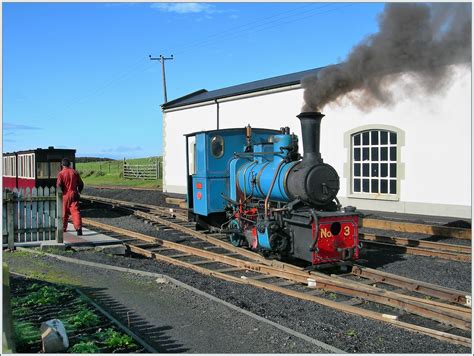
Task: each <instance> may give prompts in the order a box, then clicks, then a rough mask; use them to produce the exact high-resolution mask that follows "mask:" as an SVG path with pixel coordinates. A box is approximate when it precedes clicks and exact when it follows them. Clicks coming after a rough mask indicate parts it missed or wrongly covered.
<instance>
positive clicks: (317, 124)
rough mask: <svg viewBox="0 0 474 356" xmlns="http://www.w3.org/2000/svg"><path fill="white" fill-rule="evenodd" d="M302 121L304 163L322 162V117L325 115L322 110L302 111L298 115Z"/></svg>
mask: <svg viewBox="0 0 474 356" xmlns="http://www.w3.org/2000/svg"><path fill="white" fill-rule="evenodd" d="M296 117H297V118H298V119H300V121H301V138H302V140H303V161H302V163H303V164H304V163H306V162H307V163H313V164H314V163H316V162H318V163H321V162H322V161H323V160H322V159H321V152H319V140H320V134H321V119H322V118H323V117H324V115H323V114H321V113H320V112H302V113H301V114H299V115H297V116H296Z"/></svg>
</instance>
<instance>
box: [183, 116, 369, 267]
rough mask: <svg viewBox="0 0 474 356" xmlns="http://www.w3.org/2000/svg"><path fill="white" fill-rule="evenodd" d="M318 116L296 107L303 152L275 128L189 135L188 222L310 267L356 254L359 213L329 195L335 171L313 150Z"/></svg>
mask: <svg viewBox="0 0 474 356" xmlns="http://www.w3.org/2000/svg"><path fill="white" fill-rule="evenodd" d="M323 116H324V115H322V114H321V113H319V112H303V113H301V114H299V115H298V116H297V117H298V118H299V119H300V122H301V128H302V141H303V151H304V155H303V157H301V155H300V154H299V153H298V137H297V136H296V135H295V134H290V129H289V128H288V127H284V128H281V129H280V130H271V129H261V128H251V127H250V125H249V126H247V127H245V128H232V129H223V130H211V131H202V132H195V133H191V134H188V135H185V136H186V147H188V142H189V139H190V138H191V137H194V140H195V149H194V157H192V158H193V159H194V167H195V168H194V170H195V171H194V172H189V160H190V157H189V154H188V150H187V155H186V158H187V177H188V181H187V182H188V187H187V192H188V193H187V194H188V208H189V210H188V212H189V219H190V220H193V221H196V222H197V224H198V226H200V227H202V228H205V229H210V230H218V231H220V232H223V233H226V234H227V235H228V236H229V239H230V241H231V242H232V244H234V245H235V246H242V247H248V248H251V249H252V250H256V251H259V252H261V253H263V254H264V255H267V256H270V255H272V256H274V257H277V258H280V259H284V258H287V257H294V258H298V259H302V260H305V261H308V262H311V263H312V264H313V265H326V264H334V263H338V262H340V261H344V260H355V259H357V258H358V256H359V248H360V246H359V238H358V226H359V215H358V213H357V212H356V210H355V208H353V207H345V208H342V207H341V205H340V204H339V201H338V200H337V193H338V191H339V176H338V174H337V172H336V170H335V169H334V168H333V167H332V166H330V165H329V164H326V163H324V162H323V160H322V158H321V154H320V151H319V145H320V125H321V119H322V118H323Z"/></svg>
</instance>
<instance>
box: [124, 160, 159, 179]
mask: <svg viewBox="0 0 474 356" xmlns="http://www.w3.org/2000/svg"><path fill="white" fill-rule="evenodd" d="M161 172H162V170H161V164H160V162H157V163H151V164H129V163H126V162H124V163H123V177H124V178H128V179H159V178H161Z"/></svg>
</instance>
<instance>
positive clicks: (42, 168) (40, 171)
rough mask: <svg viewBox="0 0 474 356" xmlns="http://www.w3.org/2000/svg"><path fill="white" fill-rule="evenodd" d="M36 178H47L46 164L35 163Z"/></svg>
mask: <svg viewBox="0 0 474 356" xmlns="http://www.w3.org/2000/svg"><path fill="white" fill-rule="evenodd" d="M36 174H37V178H48V162H37V163H36Z"/></svg>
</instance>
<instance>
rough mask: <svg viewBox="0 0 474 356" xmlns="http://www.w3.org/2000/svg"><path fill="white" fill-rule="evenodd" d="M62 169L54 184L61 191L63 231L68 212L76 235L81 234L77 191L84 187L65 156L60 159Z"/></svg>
mask: <svg viewBox="0 0 474 356" xmlns="http://www.w3.org/2000/svg"><path fill="white" fill-rule="evenodd" d="M61 166H62V170H61V171H60V172H59V173H58V177H57V179H56V186H57V187H58V188H61V190H62V192H63V231H64V232H66V230H67V222H68V219H69V214H70V215H71V217H72V223H73V225H74V229H76V231H77V235H79V236H80V235H82V220H81V213H80V211H79V193H80V192H82V189H83V188H84V183H83V182H82V179H81V177H80V176H79V173H77V171H76V170H74V169H72V168H71V167H70V166H71V162H70V161H69V160H68V159H67V158H63V160H62V161H61Z"/></svg>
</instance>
